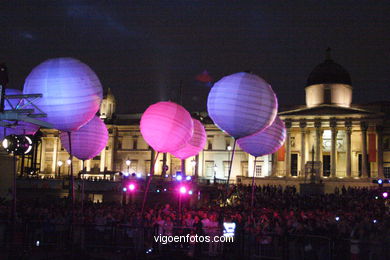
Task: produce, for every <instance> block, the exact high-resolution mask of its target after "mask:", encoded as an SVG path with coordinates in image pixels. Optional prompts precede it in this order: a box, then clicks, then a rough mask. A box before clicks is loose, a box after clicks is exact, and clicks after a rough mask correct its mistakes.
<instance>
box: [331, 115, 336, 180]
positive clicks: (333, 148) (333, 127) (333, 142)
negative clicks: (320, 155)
mask: <svg viewBox="0 0 390 260" xmlns="http://www.w3.org/2000/svg"><path fill="white" fill-rule="evenodd" d="M330 129H331V131H332V139H331V155H330V176H331V177H333V178H334V177H336V169H337V168H336V160H337V159H336V154H337V121H336V119H335V118H331V119H330Z"/></svg>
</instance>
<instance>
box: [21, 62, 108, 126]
mask: <svg viewBox="0 0 390 260" xmlns="http://www.w3.org/2000/svg"><path fill="white" fill-rule="evenodd" d="M23 93H24V94H42V95H43V96H42V97H41V98H38V99H37V100H36V101H35V102H34V104H35V105H37V107H38V108H39V109H41V110H42V111H43V112H44V113H46V114H47V117H46V118H43V119H42V120H43V121H46V122H48V123H50V124H52V125H53V127H54V128H56V129H58V130H61V131H74V130H77V129H79V128H80V127H81V126H82V125H84V124H86V123H87V122H88V121H89V120H91V119H92V118H93V117H94V115H95V114H96V112H97V111H98V109H99V106H100V102H101V100H102V94H103V89H102V85H101V83H100V81H99V79H98V77H97V76H96V74H95V73H94V72H93V71H92V70H91V69H90V68H89V67H88V66H87V65H86V64H84V63H82V62H81V61H79V60H76V59H73V58H56V59H49V60H46V61H45V62H43V63H41V64H40V65H38V66H37V67H35V68H34V69H33V70H32V71H31V73H30V74H29V75H28V77H27V78H26V81H25V83H24V89H23Z"/></svg>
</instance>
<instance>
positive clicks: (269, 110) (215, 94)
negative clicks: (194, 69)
mask: <svg viewBox="0 0 390 260" xmlns="http://www.w3.org/2000/svg"><path fill="white" fill-rule="evenodd" d="M277 109H278V104H277V98H276V95H275V93H274V92H273V90H272V88H271V86H270V85H269V84H268V83H267V82H266V81H264V80H263V79H262V78H260V77H258V76H256V75H254V74H250V73H246V72H239V73H235V74H232V75H229V76H226V77H223V78H222V79H221V80H219V81H218V82H216V83H215V84H214V86H213V88H212V89H211V91H210V93H209V96H208V99H207V111H208V113H209V116H210V117H211V119H212V120H213V121H214V123H215V124H216V125H217V126H218V127H219V128H221V129H222V130H223V131H225V132H227V133H228V134H229V135H231V136H233V137H234V138H236V139H238V138H241V137H244V136H248V135H251V134H254V133H257V132H259V131H261V130H263V129H265V128H266V127H268V126H269V125H271V124H272V122H273V121H274V119H275V116H276V113H277Z"/></svg>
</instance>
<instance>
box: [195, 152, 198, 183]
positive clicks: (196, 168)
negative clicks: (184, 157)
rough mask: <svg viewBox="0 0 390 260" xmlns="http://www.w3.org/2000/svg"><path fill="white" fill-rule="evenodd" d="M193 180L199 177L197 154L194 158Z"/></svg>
mask: <svg viewBox="0 0 390 260" xmlns="http://www.w3.org/2000/svg"><path fill="white" fill-rule="evenodd" d="M194 176H195V178H198V177H199V154H197V155H196V156H195V172H194Z"/></svg>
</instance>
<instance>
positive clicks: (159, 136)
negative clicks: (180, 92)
mask: <svg viewBox="0 0 390 260" xmlns="http://www.w3.org/2000/svg"><path fill="white" fill-rule="evenodd" d="M140 128H141V134H142V136H143V138H144V139H145V141H146V142H147V143H148V144H149V145H150V146H151V147H152V148H153V149H154V150H156V151H158V152H162V153H166V152H174V151H177V150H179V149H180V148H182V147H184V146H185V145H186V144H187V143H188V141H189V140H190V139H191V137H192V134H193V132H194V126H193V122H192V118H191V115H190V113H188V111H187V110H186V109H185V108H184V107H182V106H180V105H178V104H176V103H173V102H165V101H163V102H158V103H156V104H153V105H151V106H149V107H148V108H147V109H146V111H145V112H144V113H143V115H142V117H141V124H140Z"/></svg>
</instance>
